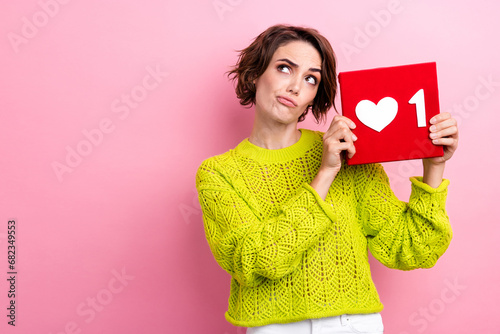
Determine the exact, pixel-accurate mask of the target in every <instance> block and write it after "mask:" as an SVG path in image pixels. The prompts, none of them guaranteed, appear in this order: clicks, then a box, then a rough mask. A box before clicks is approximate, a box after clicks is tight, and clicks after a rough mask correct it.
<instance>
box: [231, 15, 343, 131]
mask: <svg viewBox="0 0 500 334" xmlns="http://www.w3.org/2000/svg"><path fill="white" fill-rule="evenodd" d="M293 41H304V42H307V43H310V44H311V45H312V46H313V47H314V48H315V49H316V50H317V51H318V53H319V54H320V55H321V60H322V62H321V81H320V84H319V86H318V91H317V93H316V96H315V97H314V101H313V104H312V107H311V108H307V109H306V110H305V111H304V112H303V113H302V115H300V117H299V119H298V122H302V121H303V120H304V119H305V117H306V115H307V113H308V111H309V109H311V111H312V114H313V115H314V118H315V119H316V123H319V122H320V121H321V120H324V119H326V113H327V111H328V110H329V109H330V108H331V107H332V106H333V108H334V109H335V110H336V108H335V95H336V94H337V73H336V60H335V54H334V52H333V49H332V46H331V45H330V42H328V40H327V39H326V38H325V37H323V36H322V35H320V34H319V32H318V31H317V30H315V29H312V28H307V27H298V26H291V25H283V24H278V25H274V26H272V27H269V28H268V29H266V30H265V31H264V32H262V33H261V34H260V35H259V36H257V38H255V39H254V41H253V42H252V44H250V45H249V46H248V47H247V48H245V49H243V50H239V53H240V54H239V58H238V61H237V63H236V65H235V66H234V68H233V69H232V70H231V71H228V72H227V76H228V77H229V78H230V79H231V80H233V81H236V82H237V83H236V87H235V90H236V96H237V97H238V98H239V99H240V104H241V105H243V106H249V107H251V106H252V105H254V104H255V93H256V88H255V85H254V83H253V81H254V80H255V79H257V78H258V77H260V76H261V75H262V74H263V73H264V72H265V71H266V69H267V67H268V65H269V62H270V61H271V59H272V57H273V55H274V52H275V51H276V50H277V49H278V48H279V47H280V46H283V45H286V44H288V43H290V42H293Z"/></svg>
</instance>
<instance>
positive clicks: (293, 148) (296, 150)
mask: <svg viewBox="0 0 500 334" xmlns="http://www.w3.org/2000/svg"><path fill="white" fill-rule="evenodd" d="M299 131H300V132H301V135H300V138H299V140H298V141H297V142H296V143H295V144H293V145H290V146H288V147H284V148H280V149H276V150H272V149H267V148H263V147H260V146H257V145H255V144H252V143H251V142H250V141H249V140H248V138H245V139H244V140H243V141H242V142H241V143H239V144H238V146H236V148H235V151H236V152H237V153H239V154H241V155H243V156H246V157H249V158H251V159H254V160H259V161H267V162H280V161H288V160H293V159H296V158H299V157H302V156H304V154H305V153H306V152H307V151H309V150H310V149H311V146H312V145H313V143H314V141H315V136H314V131H312V130H308V129H299Z"/></svg>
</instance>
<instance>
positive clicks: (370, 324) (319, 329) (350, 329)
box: [247, 313, 384, 334]
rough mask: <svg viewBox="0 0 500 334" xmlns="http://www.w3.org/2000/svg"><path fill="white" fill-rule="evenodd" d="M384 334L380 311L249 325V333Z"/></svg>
mask: <svg viewBox="0 0 500 334" xmlns="http://www.w3.org/2000/svg"><path fill="white" fill-rule="evenodd" d="M333 333H339V334H347V333H365V334H383V333H384V325H383V323H382V316H381V315H380V313H370V314H344V315H341V316H338V317H329V318H320V319H309V320H303V321H299V322H292V323H288V324H271V325H266V326H259V327H249V328H248V329H247V334H333Z"/></svg>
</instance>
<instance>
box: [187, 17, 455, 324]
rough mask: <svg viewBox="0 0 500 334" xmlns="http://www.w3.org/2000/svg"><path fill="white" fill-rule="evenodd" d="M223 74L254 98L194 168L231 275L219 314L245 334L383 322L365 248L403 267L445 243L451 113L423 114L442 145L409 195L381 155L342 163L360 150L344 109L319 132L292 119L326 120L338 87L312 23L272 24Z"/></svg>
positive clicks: (217, 253) (432, 256)
mask: <svg viewBox="0 0 500 334" xmlns="http://www.w3.org/2000/svg"><path fill="white" fill-rule="evenodd" d="M230 76H232V78H233V79H235V80H236V81H237V86H236V93H237V95H238V97H239V99H240V102H241V104H243V105H255V120H254V126H253V129H252V132H251V134H250V136H249V137H248V138H247V139H245V140H243V141H242V142H241V143H240V144H239V145H238V146H237V147H236V148H235V149H233V150H229V151H228V152H226V153H224V154H221V155H218V156H214V157H211V158H208V159H206V160H205V161H203V163H202V164H201V166H200V168H199V169H198V172H197V175H196V184H197V189H198V193H199V200H200V204H201V206H202V210H203V220H204V227H205V233H206V237H207V240H208V243H209V245H210V248H211V250H212V252H213V255H214V257H215V259H216V261H217V262H218V263H219V264H220V265H221V266H222V268H224V269H225V270H226V271H227V272H228V273H229V274H231V276H232V279H231V290H230V297H229V309H228V311H227V312H226V319H227V320H228V321H229V322H231V323H232V324H234V325H237V326H245V327H249V329H248V330H247V333H260V334H262V333H382V332H383V324H382V320H381V317H380V313H379V312H380V311H381V310H382V307H383V306H382V304H381V302H380V299H379V296H378V294H377V291H376V289H375V286H374V284H373V281H372V278H371V274H370V267H369V264H368V255H367V247H368V248H369V249H370V251H371V253H372V254H373V256H374V257H375V258H377V259H378V260H379V261H380V262H382V263H383V264H384V265H386V266H388V267H390V268H398V269H403V270H410V269H414V268H428V267H432V266H433V265H434V264H435V263H436V261H437V259H438V258H439V257H440V256H441V255H442V254H443V253H444V251H445V250H446V248H447V247H448V245H449V242H450V240H451V236H452V231H451V227H450V224H449V221H448V217H447V215H446V211H445V200H446V193H447V186H448V183H449V182H448V181H447V180H443V178H442V176H443V171H444V165H445V161H446V160H448V159H449V158H451V156H452V155H453V152H454V151H455V149H456V148H457V142H458V130H457V127H456V121H455V120H454V119H453V118H451V116H450V115H449V114H447V113H443V114H439V115H437V116H435V117H434V118H433V119H431V123H432V126H431V127H430V134H429V135H430V138H432V141H433V143H434V144H436V145H443V147H444V151H445V154H444V156H443V157H440V158H432V159H424V160H423V169H424V173H423V177H413V178H411V179H410V180H411V184H412V195H411V197H410V200H409V203H405V202H401V201H399V200H398V199H397V198H396V197H395V196H394V194H393V193H392V191H391V189H390V187H389V182H388V178H387V176H386V174H385V173H384V171H383V169H382V167H381V165H379V164H367V165H358V166H347V165H346V164H345V163H344V161H343V155H344V154H347V155H348V156H349V157H352V156H353V155H354V154H355V153H356V150H355V142H356V140H357V138H356V136H355V135H354V134H353V133H352V132H351V130H352V129H354V128H355V126H356V125H355V124H354V122H352V121H351V120H350V119H348V118H346V117H343V116H340V115H337V116H335V118H334V119H333V121H332V123H331V125H330V127H329V129H328V130H327V131H326V132H325V133H324V134H323V133H321V132H319V131H311V130H307V129H297V124H298V122H300V121H302V120H303V119H304V117H305V115H306V114H307V113H308V112H309V111H311V112H312V114H313V115H314V117H315V118H316V120H317V121H319V120H321V119H322V118H324V116H325V115H326V112H327V111H328V109H330V107H332V106H333V104H334V98H335V94H336V89H337V86H336V72H335V58H334V54H333V51H332V48H331V46H330V44H329V43H328V41H327V40H326V39H325V38H324V37H323V36H321V35H320V34H319V33H318V32H317V31H316V30H314V29H308V28H302V27H293V26H284V25H277V26H273V27H270V28H269V29H267V30H266V31H264V32H263V33H262V34H260V35H259V36H258V37H257V38H256V39H255V41H254V42H253V43H252V44H251V45H250V46H249V47H247V48H246V49H244V50H243V51H242V52H241V54H240V57H239V60H238V63H237V64H236V66H235V68H234V69H233V70H232V71H230ZM344 152H345V153H344Z"/></svg>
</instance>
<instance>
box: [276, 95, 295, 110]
mask: <svg viewBox="0 0 500 334" xmlns="http://www.w3.org/2000/svg"><path fill="white" fill-rule="evenodd" d="M277 99H278V102H279V103H281V104H283V105H285V106H287V107H291V108H294V107H296V106H297V102H295V101H294V100H293V99H291V98H289V97H284V96H278V97H277Z"/></svg>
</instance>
